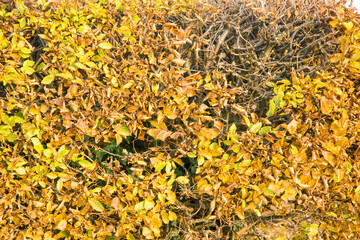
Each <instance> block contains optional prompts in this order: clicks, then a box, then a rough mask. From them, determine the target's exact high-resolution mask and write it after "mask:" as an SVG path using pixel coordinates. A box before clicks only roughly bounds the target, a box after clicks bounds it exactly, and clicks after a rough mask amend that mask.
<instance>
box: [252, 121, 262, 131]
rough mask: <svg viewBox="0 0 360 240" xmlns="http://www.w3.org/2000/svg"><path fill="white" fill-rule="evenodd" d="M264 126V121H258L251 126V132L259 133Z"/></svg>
mask: <svg viewBox="0 0 360 240" xmlns="http://www.w3.org/2000/svg"><path fill="white" fill-rule="evenodd" d="M261 126H262V122H258V123H255V124H254V125H253V126H252V127H251V128H250V132H252V133H257V132H258V131H259V130H260V128H261Z"/></svg>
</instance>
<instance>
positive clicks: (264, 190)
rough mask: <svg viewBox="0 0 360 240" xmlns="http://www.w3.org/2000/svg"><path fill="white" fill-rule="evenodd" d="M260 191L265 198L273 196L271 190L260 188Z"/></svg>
mask: <svg viewBox="0 0 360 240" xmlns="http://www.w3.org/2000/svg"><path fill="white" fill-rule="evenodd" d="M261 191H262V192H263V193H264V195H265V196H267V197H273V196H275V194H274V192H273V191H271V190H270V189H269V188H267V187H264V188H262V189H261Z"/></svg>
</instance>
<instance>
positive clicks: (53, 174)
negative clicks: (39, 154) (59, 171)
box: [46, 172, 58, 179]
mask: <svg viewBox="0 0 360 240" xmlns="http://www.w3.org/2000/svg"><path fill="white" fill-rule="evenodd" d="M46 176H47V177H48V178H50V179H55V178H57V177H58V176H57V175H56V174H55V173H53V172H52V173H48V174H46Z"/></svg>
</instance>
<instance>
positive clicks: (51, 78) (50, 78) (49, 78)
mask: <svg viewBox="0 0 360 240" xmlns="http://www.w3.org/2000/svg"><path fill="white" fill-rule="evenodd" d="M54 80H55V77H54V76H53V75H47V76H45V77H44V78H43V80H42V81H41V83H42V84H44V85H48V84H51V83H52V82H53V81H54Z"/></svg>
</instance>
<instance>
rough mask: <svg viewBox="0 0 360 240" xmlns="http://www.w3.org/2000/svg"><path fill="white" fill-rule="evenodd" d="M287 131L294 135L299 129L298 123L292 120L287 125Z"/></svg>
mask: <svg viewBox="0 0 360 240" xmlns="http://www.w3.org/2000/svg"><path fill="white" fill-rule="evenodd" d="M286 128H287V130H288V131H289V133H290V134H294V133H295V132H296V129H297V121H296V120H292V121H291V122H290V123H289V124H288V125H287V127H286Z"/></svg>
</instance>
